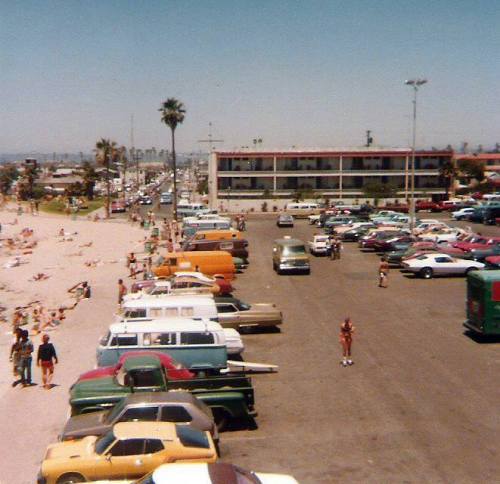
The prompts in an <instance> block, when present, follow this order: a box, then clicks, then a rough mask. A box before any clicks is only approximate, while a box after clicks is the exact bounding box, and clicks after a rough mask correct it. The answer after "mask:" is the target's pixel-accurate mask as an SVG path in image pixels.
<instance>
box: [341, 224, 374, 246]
mask: <svg viewBox="0 0 500 484" xmlns="http://www.w3.org/2000/svg"><path fill="white" fill-rule="evenodd" d="M370 228H372V227H368V226H366V227H365V226H361V227H356V228H354V229H349V230H346V231H345V232H344V233H343V234H341V235H340V238H341V239H342V240H343V241H344V242H357V241H358V240H359V238H360V237H363V236H365V235H366V234H367V232H368V230H369V229H370Z"/></svg>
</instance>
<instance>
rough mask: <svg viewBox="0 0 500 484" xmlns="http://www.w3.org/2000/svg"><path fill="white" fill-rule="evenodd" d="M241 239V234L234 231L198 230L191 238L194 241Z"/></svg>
mask: <svg viewBox="0 0 500 484" xmlns="http://www.w3.org/2000/svg"><path fill="white" fill-rule="evenodd" d="M241 238H242V235H241V232H240V231H239V230H236V229H228V230H198V232H196V234H194V236H193V239H194V240H232V239H241Z"/></svg>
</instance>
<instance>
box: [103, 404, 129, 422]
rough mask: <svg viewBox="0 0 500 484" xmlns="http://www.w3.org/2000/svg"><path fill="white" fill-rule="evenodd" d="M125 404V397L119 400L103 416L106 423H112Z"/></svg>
mask: <svg viewBox="0 0 500 484" xmlns="http://www.w3.org/2000/svg"><path fill="white" fill-rule="evenodd" d="M124 406H125V399H123V400H120V401H119V402H118V403H117V404H116V405H115V406H114V407H113V408H112V409H111V410H110V411H109V412H108V413H107V414H106V417H104V421H105V422H106V423H112V422H113V421H114V420H115V419H116V417H118V415H120V413H121V411H122V410H123V407H124Z"/></svg>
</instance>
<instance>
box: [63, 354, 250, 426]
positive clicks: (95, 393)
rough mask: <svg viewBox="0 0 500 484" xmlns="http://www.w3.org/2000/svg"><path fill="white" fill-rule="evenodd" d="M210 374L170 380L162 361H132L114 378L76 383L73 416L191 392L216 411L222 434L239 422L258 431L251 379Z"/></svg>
mask: <svg viewBox="0 0 500 484" xmlns="http://www.w3.org/2000/svg"><path fill="white" fill-rule="evenodd" d="M207 373H208V374H210V373H209V372H203V371H202V372H200V373H199V374H198V375H197V376H196V377H195V378H190V379H186V380H170V379H169V378H168V376H167V375H166V373H165V370H164V368H163V366H162V365H161V363H160V360H159V359H158V358H153V357H151V356H141V357H134V358H130V359H129V360H127V365H126V366H123V367H122V368H121V369H120V371H119V372H118V374H116V375H114V376H110V377H105V378H102V377H101V378H93V379H87V380H84V381H78V382H76V383H74V384H73V385H72V386H71V388H70V399H69V403H70V405H71V415H80V414H83V413H90V412H98V411H101V410H108V409H109V408H110V407H112V406H113V405H116V404H117V403H118V402H120V400H122V399H123V398H125V397H126V396H127V395H129V394H131V393H141V392H165V391H170V390H188V391H189V392H191V393H192V394H193V395H195V396H196V397H197V398H199V399H200V400H201V401H202V402H204V403H205V404H206V405H208V406H209V407H210V408H211V409H212V413H213V414H214V419H215V422H216V423H217V426H218V428H219V430H222V429H223V428H224V427H225V426H226V425H227V423H228V422H229V421H236V420H237V421H239V422H241V423H246V424H247V426H248V427H249V428H256V423H255V420H254V416H255V415H256V412H255V410H254V390H253V386H252V381H251V379H250V378H247V377H245V376H240V375H236V376H235V375H231V374H229V375H223V374H214V375H212V376H210V377H207V376H206V374H207Z"/></svg>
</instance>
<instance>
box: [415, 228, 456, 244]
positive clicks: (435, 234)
mask: <svg viewBox="0 0 500 484" xmlns="http://www.w3.org/2000/svg"><path fill="white" fill-rule="evenodd" d="M465 233H466V232H465V230H462V229H437V230H434V231H430V232H426V233H423V234H420V236H419V237H420V239H422V240H424V241H430V242H435V243H436V244H442V243H445V242H446V243H449V242H456V241H457V240H458V237H460V236H461V235H463V234H465Z"/></svg>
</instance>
